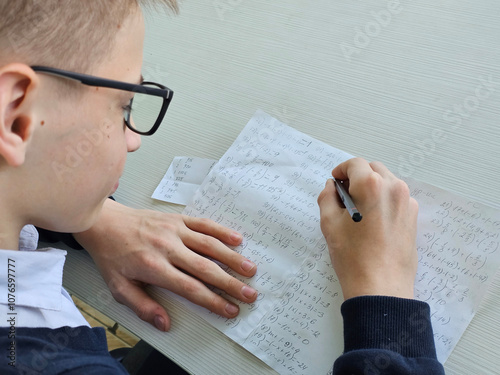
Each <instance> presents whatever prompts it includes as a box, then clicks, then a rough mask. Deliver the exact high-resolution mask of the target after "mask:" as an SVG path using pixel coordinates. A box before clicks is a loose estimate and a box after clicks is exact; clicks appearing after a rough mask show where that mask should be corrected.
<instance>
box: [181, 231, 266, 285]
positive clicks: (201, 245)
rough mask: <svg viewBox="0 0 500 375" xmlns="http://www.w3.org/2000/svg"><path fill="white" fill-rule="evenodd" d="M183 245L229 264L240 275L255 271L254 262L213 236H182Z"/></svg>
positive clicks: (252, 273)
mask: <svg viewBox="0 0 500 375" xmlns="http://www.w3.org/2000/svg"><path fill="white" fill-rule="evenodd" d="M184 245H186V246H187V247H188V248H190V249H192V250H193V251H195V252H197V253H198V254H203V255H205V256H208V257H210V258H213V259H215V260H217V261H218V262H221V263H223V264H225V265H226V266H229V267H230V268H231V269H232V270H233V271H235V272H238V273H239V274H240V275H243V276H246V277H251V276H253V275H255V272H257V266H256V265H255V263H253V262H252V261H250V260H249V259H247V258H245V257H244V256H243V255H241V254H239V253H238V252H236V251H234V250H232V249H230V248H228V247H227V246H226V245H224V244H223V243H222V242H220V241H219V240H217V239H215V238H214V237H211V236H208V235H204V234H200V233H194V234H191V235H190V236H186V237H185V238H184Z"/></svg>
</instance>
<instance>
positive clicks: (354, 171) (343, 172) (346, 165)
mask: <svg viewBox="0 0 500 375" xmlns="http://www.w3.org/2000/svg"><path fill="white" fill-rule="evenodd" d="M371 173H373V169H372V167H371V166H370V164H369V163H368V162H367V161H366V160H365V159H362V158H352V159H349V160H347V161H345V162H343V163H340V164H339V165H337V166H336V167H335V168H334V169H333V171H332V176H333V177H334V178H335V179H336V180H341V181H344V180H349V181H350V183H351V184H352V183H356V181H357V180H362V179H364V178H366V176H367V175H369V174H371Z"/></svg>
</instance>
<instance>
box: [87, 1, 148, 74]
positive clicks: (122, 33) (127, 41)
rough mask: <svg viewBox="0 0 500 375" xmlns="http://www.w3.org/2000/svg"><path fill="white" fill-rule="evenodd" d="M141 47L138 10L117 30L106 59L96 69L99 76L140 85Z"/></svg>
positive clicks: (142, 36)
mask: <svg viewBox="0 0 500 375" xmlns="http://www.w3.org/2000/svg"><path fill="white" fill-rule="evenodd" d="M143 46H144V20H143V18H142V13H140V10H139V11H138V12H134V13H132V14H130V15H129V16H128V17H127V18H126V19H125V20H124V22H123V24H122V25H121V27H120V28H119V29H118V30H117V33H116V37H115V43H114V46H113V48H112V50H111V51H110V52H109V55H108V58H106V59H105V61H104V64H101V66H100V67H99V68H98V69H97V70H98V71H99V75H100V76H103V77H106V78H110V79H116V80H120V81H126V82H133V83H142V82H143V80H144V79H143V77H142V75H141V68H142V56H143ZM96 75H97V74H96Z"/></svg>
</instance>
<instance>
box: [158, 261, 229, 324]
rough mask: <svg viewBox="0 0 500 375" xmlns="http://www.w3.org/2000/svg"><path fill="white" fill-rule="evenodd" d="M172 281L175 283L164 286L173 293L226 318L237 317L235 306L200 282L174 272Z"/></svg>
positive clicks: (177, 271)
mask: <svg viewBox="0 0 500 375" xmlns="http://www.w3.org/2000/svg"><path fill="white" fill-rule="evenodd" d="M221 271H222V270H221ZM222 272H224V271H222ZM224 273H225V272H224ZM173 280H175V282H173V283H169V285H166V286H164V287H165V288H167V289H169V290H170V291H172V292H173V293H175V294H178V295H180V296H182V297H184V298H186V299H187V300H189V301H191V302H193V303H194V304H196V305H199V306H201V307H204V308H206V309H208V310H210V311H212V312H214V313H216V314H218V315H221V316H224V317H226V318H234V317H235V316H237V315H238V313H239V307H238V306H237V305H235V304H234V303H232V302H229V301H227V300H226V299H224V298H223V297H221V296H219V295H218V294H216V293H214V292H212V291H211V290H210V289H208V288H207V286H206V285H204V284H203V283H202V282H201V281H199V280H197V279H195V278H193V277H191V276H190V275H186V274H185V273H182V272H180V271H179V270H175V277H174V278H173Z"/></svg>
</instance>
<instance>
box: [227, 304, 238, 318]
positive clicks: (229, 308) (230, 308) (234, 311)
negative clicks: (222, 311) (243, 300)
mask: <svg viewBox="0 0 500 375" xmlns="http://www.w3.org/2000/svg"><path fill="white" fill-rule="evenodd" d="M238 311H239V309H238V306H235V305H233V304H232V303H228V304H227V305H226V312H227V313H228V315H230V316H233V315H236V314H238Z"/></svg>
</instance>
